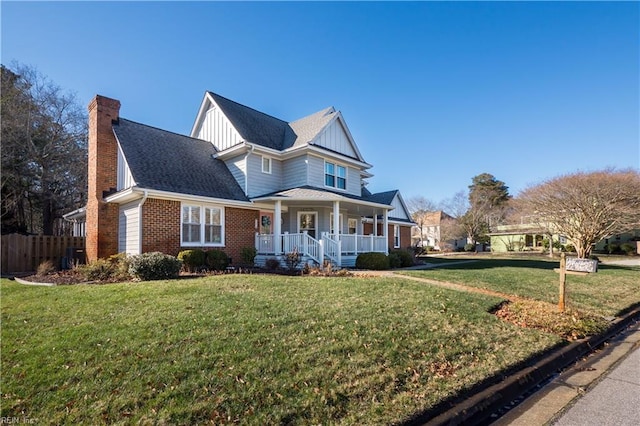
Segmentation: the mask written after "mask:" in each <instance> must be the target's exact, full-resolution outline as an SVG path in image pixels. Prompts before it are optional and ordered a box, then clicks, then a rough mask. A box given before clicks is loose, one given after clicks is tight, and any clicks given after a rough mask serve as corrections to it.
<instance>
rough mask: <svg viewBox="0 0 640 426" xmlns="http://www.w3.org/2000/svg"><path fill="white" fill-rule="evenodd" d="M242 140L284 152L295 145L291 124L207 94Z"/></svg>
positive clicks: (223, 98) (212, 94)
mask: <svg viewBox="0 0 640 426" xmlns="http://www.w3.org/2000/svg"><path fill="white" fill-rule="evenodd" d="M207 93H208V94H209V96H211V98H212V99H213V100H214V101H215V103H216V104H217V105H218V107H219V108H220V109H221V110H222V112H223V113H224V115H225V116H226V117H227V119H228V120H229V121H230V122H231V124H232V125H233V127H234V128H235V129H236V130H237V131H238V133H240V136H242V138H243V139H244V140H245V141H247V142H250V143H255V144H258V145H261V146H264V147H266V148H271V149H277V150H278V151H282V150H283V149H284V148H283V147H284V146H285V145H291V144H293V141H295V134H294V132H293V130H292V129H291V127H290V126H289V123H287V122H286V121H283V120H280V119H279V118H275V117H272V116H270V115H268V114H265V113H264V112H260V111H258V110H255V109H253V108H249V107H248V106H245V105H242V104H239V103H238V102H235V101H232V100H231V99H227V98H225V97H224V96H220V95H218V94H216V93H213V92H207Z"/></svg>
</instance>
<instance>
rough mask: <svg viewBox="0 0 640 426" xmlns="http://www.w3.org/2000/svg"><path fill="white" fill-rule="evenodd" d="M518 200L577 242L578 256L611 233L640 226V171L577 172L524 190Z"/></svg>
mask: <svg viewBox="0 0 640 426" xmlns="http://www.w3.org/2000/svg"><path fill="white" fill-rule="evenodd" d="M518 198H519V201H520V202H521V203H522V205H523V206H524V207H525V208H526V209H527V210H528V211H529V212H531V213H532V214H534V215H535V217H536V221H537V222H538V223H539V224H540V225H541V226H545V227H549V226H551V227H552V228H553V229H554V230H555V232H556V233H559V234H561V235H564V236H565V237H567V238H568V239H569V240H571V242H572V243H573V244H574V245H575V247H576V251H577V252H578V257H581V258H586V257H588V256H589V255H590V254H591V250H592V248H593V245H594V244H595V243H597V242H598V241H600V240H602V239H603V238H606V237H608V236H611V235H614V234H618V233H621V232H625V231H629V230H632V229H634V228H637V227H640V208H638V206H640V172H639V171H638V170H634V169H628V170H613V169H607V170H602V171H596V172H590V173H587V172H577V173H573V174H567V175H563V176H559V177H556V178H553V179H550V180H547V181H545V182H543V183H541V184H538V185H535V186H532V187H529V188H527V189H526V190H524V191H523V192H522V193H521V194H520V195H519V197H518Z"/></svg>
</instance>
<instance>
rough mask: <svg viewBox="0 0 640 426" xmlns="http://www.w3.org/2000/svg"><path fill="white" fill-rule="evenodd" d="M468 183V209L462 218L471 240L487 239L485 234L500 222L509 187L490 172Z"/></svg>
mask: <svg viewBox="0 0 640 426" xmlns="http://www.w3.org/2000/svg"><path fill="white" fill-rule="evenodd" d="M471 182H472V183H471V185H469V210H468V211H467V213H466V214H465V216H464V217H463V218H462V223H463V224H464V226H465V228H466V229H467V230H468V231H467V232H468V235H469V238H471V239H472V240H473V242H474V243H475V242H485V241H487V236H486V234H487V233H488V232H490V231H491V229H492V228H493V227H495V226H496V225H499V224H500V223H502V221H503V219H504V217H505V214H506V211H507V205H508V201H509V200H510V199H511V196H510V195H509V188H508V187H507V185H505V183H504V182H502V181H500V180H498V179H496V178H495V176H493V175H492V174H490V173H481V174H479V175H477V176H474V177H473V178H472V179H471Z"/></svg>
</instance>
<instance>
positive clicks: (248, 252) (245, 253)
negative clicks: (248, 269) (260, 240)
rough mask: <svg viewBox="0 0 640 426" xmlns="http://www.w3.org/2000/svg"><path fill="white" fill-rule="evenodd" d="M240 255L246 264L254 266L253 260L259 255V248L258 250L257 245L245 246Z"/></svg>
mask: <svg viewBox="0 0 640 426" xmlns="http://www.w3.org/2000/svg"><path fill="white" fill-rule="evenodd" d="M240 255H241V257H242V261H243V262H244V263H245V264H247V265H251V266H253V262H254V260H255V258H256V256H257V255H258V250H256V248H255V247H243V248H242V252H241V254H240Z"/></svg>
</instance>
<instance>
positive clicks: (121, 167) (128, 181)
mask: <svg viewBox="0 0 640 426" xmlns="http://www.w3.org/2000/svg"><path fill="white" fill-rule="evenodd" d="M135 184H136V183H135V182H134V180H133V175H132V174H131V170H130V169H129V165H128V164H127V161H126V160H125V158H124V154H123V153H122V150H121V149H120V145H118V181H117V184H116V187H117V188H116V189H117V190H118V191H120V190H122V189H127V188H131V187H132V186H134V185H135Z"/></svg>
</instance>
